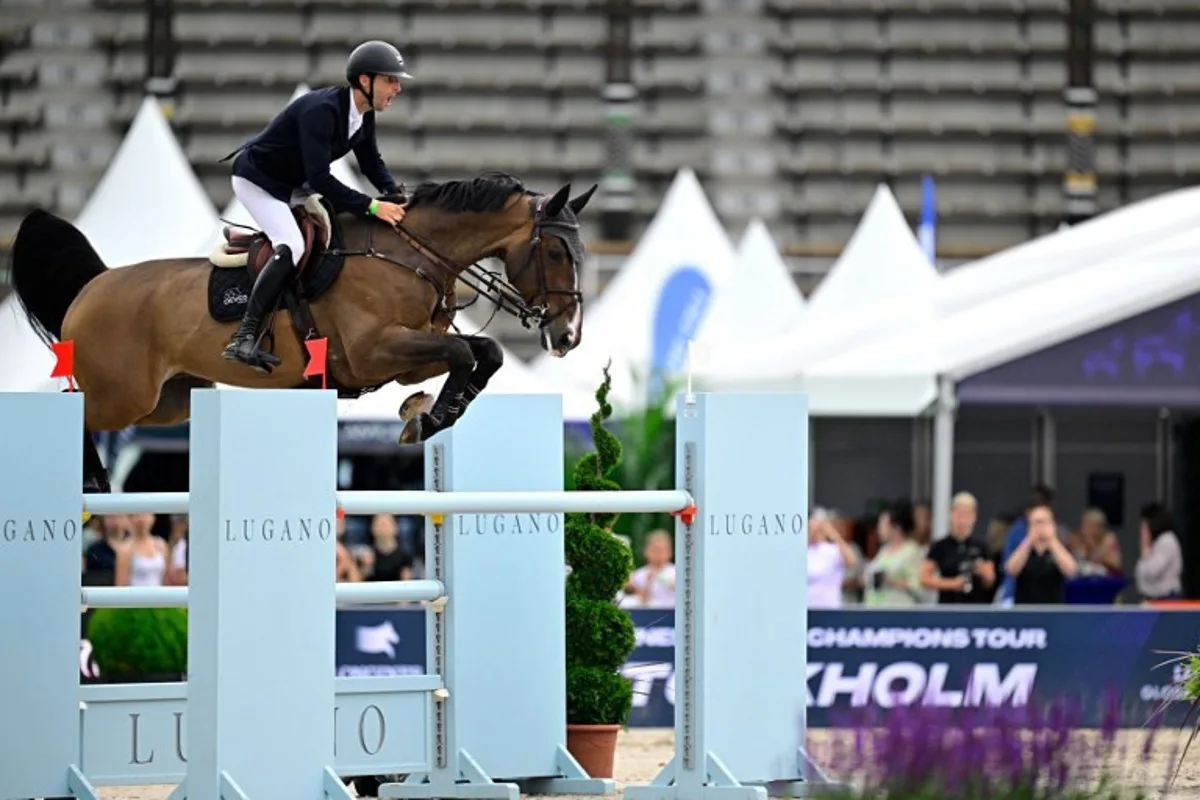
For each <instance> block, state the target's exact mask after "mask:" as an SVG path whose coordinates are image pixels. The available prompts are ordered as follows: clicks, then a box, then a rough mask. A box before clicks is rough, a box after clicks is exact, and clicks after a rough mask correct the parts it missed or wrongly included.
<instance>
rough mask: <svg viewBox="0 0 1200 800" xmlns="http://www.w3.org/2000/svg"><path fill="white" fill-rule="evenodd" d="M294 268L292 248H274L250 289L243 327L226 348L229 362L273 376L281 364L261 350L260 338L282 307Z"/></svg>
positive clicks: (283, 245) (282, 246)
mask: <svg viewBox="0 0 1200 800" xmlns="http://www.w3.org/2000/svg"><path fill="white" fill-rule="evenodd" d="M294 272H295V265H294V264H293V262H292V249H291V248H290V247H288V246H287V245H286V244H281V245H279V246H278V247H276V248H275V253H274V255H273V256H271V260H270V261H268V262H267V264H266V266H264V267H263V269H262V272H260V273H258V279H257V280H255V281H254V288H253V289H251V290H250V300H249V301H248V302H247V303H246V313H245V315H244V316H243V317H242V326H241V327H240V328H238V331H237V333H235V334H234V335H233V338H232V339H230V340H229V345H228V346H227V347H226V348H225V353H224V356H225V359H226V360H227V361H240V362H241V363H243V364H248V365H249V366H251V367H253V368H254V369H255V371H257V372H259V373H260V374H262V375H268V374H270V372H271V370H272V369H273V368H275V367H277V366H278V365H279V363H280V362H279V358H278V357H277V356H273V355H271V354H270V353H267V352H264V351H262V350H259V349H258V338H259V336H260V335H261V331H262V323H263V318H264V317H265V316H266V315H267V314H270V313H271V312H272V311H274V310H275V306H276V305H278V304H279V299H280V297H282V296H283V290H284V289H285V288H287V285H288V281H290V280H291V279H292V275H293V273H294Z"/></svg>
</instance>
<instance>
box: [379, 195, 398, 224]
mask: <svg viewBox="0 0 1200 800" xmlns="http://www.w3.org/2000/svg"><path fill="white" fill-rule="evenodd" d="M404 212H405V208H404V206H401V205H397V204H395V203H388V202H382V201H381V202H380V203H379V205H378V206H376V207H375V216H377V217H379V218H380V219H381V220H383V221H384V222H386V223H387V224H389V225H393V226H394V225H398V224H400V220H402V219H404Z"/></svg>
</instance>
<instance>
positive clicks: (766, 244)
mask: <svg viewBox="0 0 1200 800" xmlns="http://www.w3.org/2000/svg"><path fill="white" fill-rule="evenodd" d="M736 258H737V269H736V272H735V273H734V274H733V275H732V276H731V277H730V278H729V279H728V280H726V281H725V283H724V284H723V285H722V286H720V287H719V288H718V289H717V291H716V294H715V295H714V297H713V301H712V308H711V309H709V312H708V316H707V317H706V318H705V319H704V323H703V336H702V339H701V341H703V342H714V343H715V342H720V343H721V344H722V345H724V346H730V347H732V346H745V347H749V346H754V345H757V344H759V343H760V342H765V341H770V340H773V339H775V338H776V337H779V336H782V335H784V334H785V333H787V332H788V331H790V330H792V329H793V328H795V327H796V326H797V325H799V324H800V321H801V320H802V319H803V318H804V314H805V311H806V309H807V303H806V302H805V299H804V295H802V294H801V293H800V290H799V288H797V286H796V282H795V280H793V279H792V273H791V270H789V269H788V267H787V264H785V263H783V258H782V257H780V255H779V248H778V247H777V246H776V244H775V241H774V239H772V238H771V232H770V231H769V230H767V226H766V224H765V223H764V222H763V221H762V220H761V219H757V218H756V219H754V220H752V221H751V223H750V225H749V226H748V227H747V228H746V231H745V233H743V234H742V240H741V241H740V242H739V243H738V248H737V254H736Z"/></svg>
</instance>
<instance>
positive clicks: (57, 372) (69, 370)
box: [50, 339, 75, 392]
mask: <svg viewBox="0 0 1200 800" xmlns="http://www.w3.org/2000/svg"><path fill="white" fill-rule="evenodd" d="M50 349H51V350H53V351H54V358H55V361H54V369H53V370H51V371H50V377H51V378H66V379H67V387H68V388H69V389H70V390H71V391H72V392H73V391H75V378H74V376H75V342H74V341H73V340H71V339H68V340H67V341H65V342H51V343H50Z"/></svg>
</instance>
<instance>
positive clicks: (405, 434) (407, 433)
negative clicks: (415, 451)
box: [400, 415, 422, 444]
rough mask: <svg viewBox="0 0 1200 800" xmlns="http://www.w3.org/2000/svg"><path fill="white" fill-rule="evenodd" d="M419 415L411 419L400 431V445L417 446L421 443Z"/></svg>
mask: <svg viewBox="0 0 1200 800" xmlns="http://www.w3.org/2000/svg"><path fill="white" fill-rule="evenodd" d="M421 434H422V430H421V415H418V416H416V417H413V418H412V419H410V420H409V421H408V422H407V423H405V425H404V430H402V431H400V444H417V443H419V442H420V441H421Z"/></svg>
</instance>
